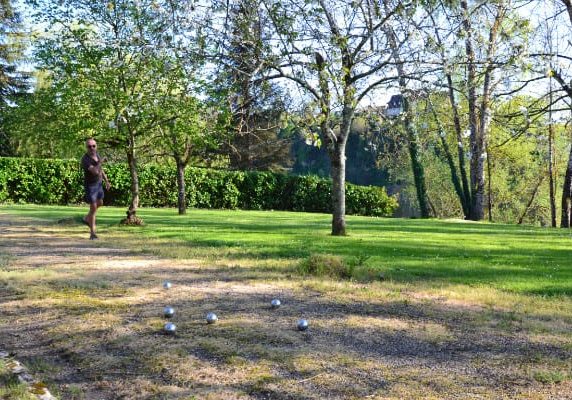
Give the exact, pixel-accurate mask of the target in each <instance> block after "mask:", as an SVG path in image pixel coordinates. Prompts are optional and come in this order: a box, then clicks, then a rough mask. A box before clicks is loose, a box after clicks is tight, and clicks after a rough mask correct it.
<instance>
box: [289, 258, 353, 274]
mask: <svg viewBox="0 0 572 400" xmlns="http://www.w3.org/2000/svg"><path fill="white" fill-rule="evenodd" d="M297 270H298V273H299V274H300V275H312V276H329V277H331V278H341V279H350V278H351V277H352V276H353V273H354V270H355V267H354V266H353V265H349V264H348V263H346V262H345V261H344V259H343V258H342V257H340V256H335V255H332V254H312V255H310V256H309V257H307V258H305V259H304V260H302V262H300V264H298V268H297Z"/></svg>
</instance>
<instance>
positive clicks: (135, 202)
mask: <svg viewBox="0 0 572 400" xmlns="http://www.w3.org/2000/svg"><path fill="white" fill-rule="evenodd" d="M127 164H128V166H129V175H131V204H130V205H129V209H128V210H127V218H125V219H124V220H122V221H121V222H122V223H123V224H127V225H141V224H142V222H143V221H142V220H141V219H140V218H139V217H137V209H138V208H139V175H138V174H137V159H136V157H135V138H134V137H133V135H131V137H130V139H129V144H128V147H127Z"/></svg>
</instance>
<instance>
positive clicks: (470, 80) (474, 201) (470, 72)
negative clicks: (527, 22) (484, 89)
mask: <svg viewBox="0 0 572 400" xmlns="http://www.w3.org/2000/svg"><path fill="white" fill-rule="evenodd" d="M460 6H461V8H462V9H463V13H464V15H465V16H464V18H463V29H464V31H465V35H466V36H465V54H466V55H467V94H468V99H467V100H468V103H469V129H470V131H471V136H470V144H471V164H470V182H471V183H470V188H471V208H470V215H469V219H471V220H474V221H479V220H482V219H483V216H484V212H483V198H484V186H479V182H481V181H482V180H483V178H481V176H483V177H484V168H482V167H483V163H482V162H479V161H480V158H481V155H482V151H479V147H480V146H479V140H478V139H479V136H480V132H479V124H478V116H477V92H476V85H477V69H476V65H475V50H474V48H473V28H472V26H471V20H470V12H469V6H468V4H467V1H466V0H462V1H461V2H460ZM479 166H480V168H479Z"/></svg>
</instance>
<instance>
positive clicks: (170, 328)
mask: <svg viewBox="0 0 572 400" xmlns="http://www.w3.org/2000/svg"><path fill="white" fill-rule="evenodd" d="M163 330H164V331H165V333H166V334H167V335H174V334H175V331H176V330H177V326H176V325H175V324H174V323H172V322H167V323H166V324H165V327H164V328H163Z"/></svg>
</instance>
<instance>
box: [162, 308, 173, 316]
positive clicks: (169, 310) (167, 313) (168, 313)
mask: <svg viewBox="0 0 572 400" xmlns="http://www.w3.org/2000/svg"><path fill="white" fill-rule="evenodd" d="M173 315H175V309H174V308H173V307H165V308H163V316H164V317H165V318H171V317H172V316H173Z"/></svg>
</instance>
